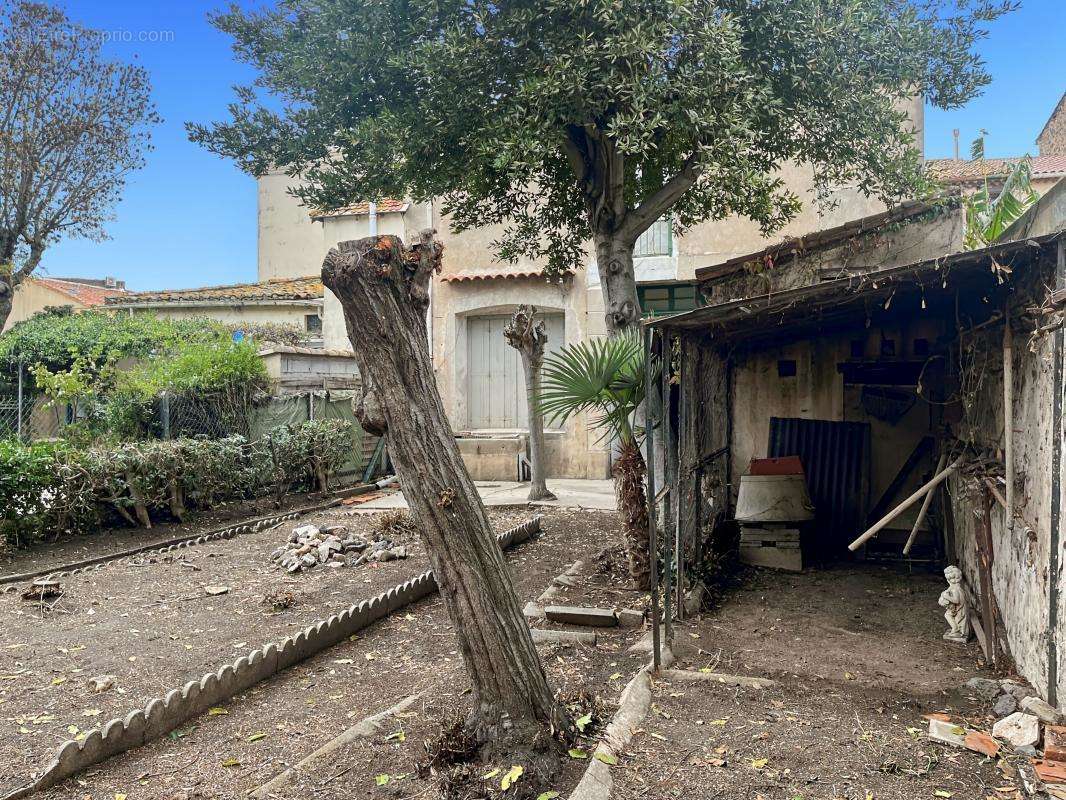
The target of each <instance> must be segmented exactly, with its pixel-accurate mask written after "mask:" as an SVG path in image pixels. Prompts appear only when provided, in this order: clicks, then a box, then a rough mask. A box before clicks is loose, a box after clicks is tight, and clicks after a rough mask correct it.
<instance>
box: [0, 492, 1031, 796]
mask: <svg viewBox="0 0 1066 800" xmlns="http://www.w3.org/2000/svg"><path fill="white" fill-rule="evenodd" d="M531 513H532V512H530V511H528V510H526V509H514V510H496V511H490V515H491V517H492V520H493V524H494V526H495V527H496V529H497V530H503V529H505V528H507V527H510V526H512V525H514V524H517V523H518V522H520V521H523V520H525V519H528V518H529V516H531ZM370 519H371V518H369V517H367V516H366V515H362V514H358V513H353V512H352V511H351V510H350V509H346V508H341V509H331V510H329V511H328V512H322V513H318V514H312V515H308V516H307V517H306V518H304V519H302V520H299V522H301V523H302V522H315V523H321V524H325V523H336V522H341V523H343V524H347V525H349V527H350V528H351V529H353V530H355V531H356V532H364V531H365V529H366V526H368V525H369V524H370ZM295 524H297V522H296V521H294V522H293V523H291V524H290V523H286V524H285V525H284V526H282V527H281V528H279V529H277V530H275V531H271V532H265V533H262V534H252V535H248V536H242V537H238V538H235V539H232V540H228V541H224V542H218V543H212V544H208V545H203V546H198V547H193V548H190V549H188V550H185V551H182V552H180V553H178V554H175V555H174V557H173V558H172V557H170V556H169V555H168V556H167V557H165V558H159V557H156V556H152V557H149V558H145V559H141V560H139V561H137V560H135V561H133V562H130V563H125V562H123V563H117V564H112V565H109V566H108V567H106V568H105V569H103V570H101V571H99V572H93V573H88V574H86V575H79V576H74V577H73V578H71V579H69V580H68V581H67V582H66V584H65V588H66V590H67V594H66V595H65V596H64V597H63V598H62V600H61V601H60V602H59V603H58V604H57V605H56V607H55V609H54V610H53V611H52V612H51V613H47V614H45V613H43V612H42V611H41V609H40V608H35V607H34V606H32V605H31V604H29V603H26V602H25V601H22V600H20V599H19V598H18V595H17V594H8V595H4V596H0V614H3V615H4V619H5V621H6V622H7V623H8V624H7V625H6V626H5V627H4V628H2V629H0V655H2V659H0V792H2V791H3V790H4V789H10V788H12V787H13V786H15V785H18V784H21V783H22V782H24V781H25V779H26V777H27V776H28V775H29V773H31V772H32V771H33V770H34V769H36V768H38V767H39V766H40V765H41V764H43V763H45V762H46V761H47V759H48V758H50V756H51V755H52V752H53V751H54V748H55V746H56V745H57V744H58V743H60V742H61V741H62V740H64V739H66V738H69V737H70V736H71V735H75V734H76V732H77V731H80V730H82V729H89V728H92V727H94V726H96V725H97V724H99V723H100V722H101V721H103V720H106V719H109V718H111V717H113V716H118V715H122V714H125V713H126V712H128V711H129V710H131V709H133V708H136V707H139V706H143V704H144V702H145V701H146V700H147V699H149V698H150V697H153V696H157V695H159V694H161V693H163V692H165V691H166V690H168V689H170V688H174V687H176V686H180V685H181V684H182V683H184V682H185V681H187V680H190V679H193V678H196V677H199V675H200V674H202V673H203V672H206V671H208V670H214V669H217V668H218V666H220V665H221V664H222V663H225V662H226V661H231V660H233V659H234V658H236V657H237V656H238V655H240V654H243V653H246V652H247V651H248V650H251V649H253V648H255V647H258V646H261V645H262V644H264V643H266V642H269V641H277V640H279V639H281V638H283V637H284V636H286V635H289V634H290V633H293V632H294V631H296V630H298V629H300V628H302V627H304V626H306V625H307V624H309V623H311V622H313V621H316V620H318V619H321V618H323V617H325V616H327V615H328V614H330V613H333V612H335V611H337V610H339V609H340V608H343V607H345V606H347V605H349V604H351V603H352V602H355V601H357V600H360V599H363V598H365V597H369V596H371V595H373V594H375V593H377V592H379V591H381V590H382V589H385V588H387V587H389V586H392V585H394V584H396V583H399V582H401V581H402V580H404V579H406V578H407V577H410V576H412V575H414V574H417V573H418V572H420V571H421V570H422V569H424V568H425V563H426V562H425V555H424V553H423V552H422V549H421V545H420V543H418V542H417V541H414V542H407V544H408V545H409V546H410V547H411V550H412V557H411V558H410V559H408V560H406V561H400V562H389V563H386V564H379V565H375V566H373V567H370V568H368V569H354V570H352V569H342V570H327V569H316V570H311V571H310V572H308V573H303V574H300V575H297V576H288V575H287V574H284V573H282V572H281V571H279V570H276V569H273V568H271V567H270V566H269V564H268V558H269V553H270V551H271V550H273V549H274V548H275V547H276V546H277V545H278V543H279V542H280V541H281V540H282V539H284V537H285V536H286V535H287V534H288V531H289V530H290V529H291V527H293V526H294V525H295ZM619 539H620V532H619V530H618V522H617V516H616V515H614V514H609V513H599V512H580V511H555V510H552V511H548V512H546V514H545V516H544V522H543V535H542V536H541V537H539V538H538V539H537V540H535V541H534V542H531V543H527V544H523V545H521V546H519V547H517V548H515V549H513V550H512V551H510V552H509V553H508V564H509V566H510V568H511V570H512V575H513V577H514V581H515V585H516V589H517V591H518V595H519V599H520V601H521V602H522V603H525V602H527V601H530V600H533V599H534V598H536V597H537V596H538V595H539V594H540V593H541V592H542V591H543V590H544V588H546V587H547V586H548V585H550V583H551V581H552V578H553V577H554V576H556V575H558V574H559V573H561V572H563V571H564V570H565V569H566V568H567V567H569V566H570V564H572V563H573V561H575V560H576V559H581V560H583V561H585V562H586V564H587V569H586V572H585V574H584V577H583V578H582V585H581V586H579V587H577V588H568V589H564V590H563V591H561V593H560V594H559V595H558V596H557V597H556V599H555V600H553V602H554V603H563V604H567V603H574V604H593V603H594V604H597V605H600V606H604V607H616V608H621V607H630V608H641V609H642V608H644V606H645V602H644V598H642V597H641V595H639V594H637V593H635V592H632V591H631V590H629V589H627V588H625V587H624V581H625V570H624V562H623V560H622V558H621V553H620V550H619V547H618V543H619ZM605 547H608V548H610V549H609V551H608V553H607V554H606V555H603V554H602V551H603V550H604V548H605ZM598 553H600V554H601V555H600V557H597V554H598ZM19 568H21V565H16V566H15V569H19ZM208 585H225V586H229V587H230V591H229V592H228V593H227V594H225V595H222V596H218V597H212V596H209V595H207V594H206V592H205V591H204V587H205V586H208ZM941 588H942V586H941V580H940V578H939V576H936V575H927V574H905V573H903V572H899V571H895V570H893V569H889V568H885V567H881V566H870V567H863V568H840V569H833V570H825V571H810V572H807V573H803V574H800V575H787V574H781V573H774V572H769V571H752V572H750V573H748V574H747V576H746V578H745V579H744V580H743V581H742V582H741V583H740V585H739V587H737V588H734V589H733V590H731V591H728V592H726V593H725V595H724V597H725V599H724V601H723V602H722V603H721V605H720V607H719V608H717V609H716V610H713V611H708V612H705V613H704V614H703V615H701V616H699V617H698V618H696V619H694V620H692V621H689V622H686V623H684V624H683V625H679V626H678V628H677V631H676V635H675V647H674V649H675V652H676V653H677V654H678V659H679V661H678V666H679V667H682V668H685V669H692V670H701V669H703V670H713V671H718V672H727V673H734V674H742V675H752V676H761V677H768V678H771V679H773V680H775V681H776V682H777V684H776V685H775V686H774V687H772V688H768V689H764V690H761V691H757V690H750V689H737V688H726V687H722V686H720V685H711V684H701V683H688V682H674V681H670V680H667V679H657V680H656V681H655V683H654V704H653V707H652V712H651V714H650V715H649V717H648V718H647V719H646V720H645V722H644V723H643V725H642V726H641V729H640V730H639V731H638V732H637V734H636V736H635V737H634V739H633V741H632V743H631V745H630V747H629V748H628V750H627V751H626V753H625V754H624V755H623V758H622V759H621V762H620V763H619V764H618V765H617V766H615V767H613V768H612V773H613V775H614V779H615V793H614V794H613V795H612V797H613V798H616V799H617V800H637V799H638V798H641V799H643V798H651V800H657V799H658V798H675V797H682V798H692V800H704V799H706V800H711V799H712V798H713V800H760V798H761V800H778V798H781V799H782V800H911V799H912V798H933V800H936V798H946V797H953V798H957V799H958V800H962V799H963V798H966V799H969V798H975V799H976V800H985V798H990V797H991V798H997V800H1007V799H1008V798H1014V797H1016V796H1017V795H1016V779H1015V777H1014V776H1013V774H1012V773H1011V771H1010V769H1009V767H1008V766H1006V765H1004V764H1002V763H1001V764H996V763H995V762H993V761H990V760H987V759H983V758H981V757H980V756H978V755H976V754H973V753H970V752H966V751H957V750H952V749H950V748H944V747H941V746H939V745H936V744H933V743H931V742H929V741H928V740H927V739H925V737H924V732H925V729H926V721H925V720H924V719H923V717H922V715H923V714H926V713H929V712H934V711H939V712H948V713H951V714H953V715H955V716H958V717H961V718H963V719H967V720H968V721H970V722H971V723H972V724H973V725H974V726H975V727H979V728H983V729H985V730H988V729H989V727H990V725H991V719H990V718H989V717H988V716H987V711H988V709H987V707H986V706H985V705H984V703H983V702H982V701H980V700H979V699H978V698H976V697H971V696H968V695H967V694H966V693H965V690H964V688H963V687H964V684H965V682H966V680H967V679H968V678H969V677H971V676H973V675H975V674H979V669H978V657H979V653H978V651H977V650H976V649H974V648H972V647H969V648H968V647H959V646H957V645H952V644H948V643H946V642H943V641H942V640H941V638H940V634H941V633H942V632H943V629H944V623H943V620H942V618H941V616H940V613H939V609H938V608H937V605H936V597H937V594H938V593H939V592H940V590H941ZM278 589H282V590H288V591H291V592H292V593H293V594H294V595H295V597H296V603H295V605H294V606H293V607H292V608H290V609H286V610H281V611H279V610H277V609H275V608H273V607H272V606H271V605H270V604H269V603H264V602H263V598H264V595H266V594H267V593H269V592H272V591H275V590H278ZM536 624H537V625H538V626H541V627H559V626H555V625H551V624H549V623H547V622H543V621H541V622H538V623H536ZM641 632H642V631H640V630H623V629H612V630H609V631H601V632H600V638H599V642H598V643H597V645H596V646H595V647H579V646H574V645H565V646H560V645H541V646H540V648H539V649H540V651H541V655H542V658H543V661H544V665H545V669H546V671H547V672H548V674H549V679H550V680H551V682H552V684H553V686H554V687H555V688H556V689H557V690H558V691H559V692H560V697H561V698H562V699H563V700H564V701H566V702H569V703H572V706H571V708H572V709H573V710H574V711H575V712H577V713H583V712H584V711H591V712H592V714H593V718H594V719H593V722H592V723H591V724H590V725H589V726H588V728H587V729H586V734H587V735H586V737H585V741H583V742H582V743H581V747H582V748H583V749H585V750H586V751H587V752H591V751H592V750H593V748H594V745H595V738H596V735H597V733H598V731H599V729H600V728H602V725H603V724H604V723H606V722H607V721H608V720H609V718H610V715H611V714H612V713H613V711H614V708H615V705H614V704H615V703H616V702H617V699H618V696H619V694H620V692H621V690H622V688H623V687H624V685H625V683H626V681H628V680H629V678H630V677H631V676H632V675H633V674H634V673H635V672H636V671H637V670H638V669H639V668H640V667H641V666H642V663H643V661H644V658H643V657H641V656H636V655H631V654H629V653H628V647H629V645H630V644H631V643H632V642H633V641H634V640H635V639H636V638H637V637H638V636H639V635H640V634H641ZM101 673H109V674H114V675H116V676H117V678H118V683H117V688H116V689H114V690H111V691H107V692H103V693H99V694H94V693H92V692H90V691H89V689H88V688H87V687H86V685H85V682H86V680H87V679H88V678H90V677H92V676H94V675H98V674H101ZM468 687H469V683H468V680H467V678H466V676H465V673H464V671H463V668H462V663H461V659H460V657H459V654H458V650H457V645H456V642H455V638H454V635H453V633H452V631H451V629H450V624H449V622H448V619H447V617H446V615H445V613H444V609H443V605H442V603H441V601H440V599H439V598H438V597H433V598H431V599H428V600H426V601H423V602H421V603H419V604H416V605H415V606H412V607H410V608H409V609H407V610H406V611H404V612H400V613H397V614H394V615H391V616H390V617H388V618H386V619H385V620H383V621H382V622H381V623H379V624H377V625H374V626H372V627H371V628H369V629H368V630H367V631H365V632H364V633H363V634H361V635H359V636H356V637H353V639H352V640H350V641H348V642H345V643H343V644H341V645H339V646H337V647H334V648H331V649H330V650H328V651H326V652H324V653H321V654H319V655H318V656H316V657H315V658H312V659H310V660H308V661H307V662H304V663H302V664H300V665H297V666H295V667H293V668H292V669H289V670H287V671H285V672H284V673H282V674H280V675H278V676H277V677H276V678H274V679H272V680H270V681H267V682H265V683H263V684H260V685H259V686H257V687H255V688H253V689H252V690H251V691H249V692H248V693H246V694H244V695H242V696H240V697H237V698H234V699H233V700H231V701H230V702H229V703H227V704H226V706H225V707H224V708H223V709H221V710H218V711H216V712H215V713H213V714H209V715H204V716H202V717H200V718H199V719H197V720H194V721H192V722H191V723H190V724H189V725H188V726H187V727H185V728H183V729H181V730H178V731H174V732H173V733H172V734H171V735H170V736H169V737H167V738H165V739H163V740H160V741H157V742H154V743H152V744H150V745H148V746H146V747H143V748H139V749H137V750H135V751H132V752H130V753H126V754H123V755H121V756H118V757H116V758H114V759H111V760H110V761H107V762H105V763H103V764H100V765H98V766H97V767H94V768H93V769H91V770H89V771H87V772H86V773H84V774H82V775H79V776H77V778H75V779H73V780H71V781H67V782H66V783H64V784H62V785H61V786H59V787H56V788H55V789H52V790H50V791H48V792H45V793H42V794H40V795H38V796H39V797H41V798H43V799H44V800H53V799H54V800H58V799H59V798H64V799H67V798H69V799H71V800H74V799H77V800H105V799H106V800H114V798H115V797H116V796H117V795H125V796H126V798H128V800H135V799H136V798H151V799H152V800H155V799H156V798H159V799H161V800H192V799H193V798H239V797H243V796H244V795H245V794H246V793H247V792H248V791H249V790H250V789H253V788H255V787H256V786H259V785H261V784H262V783H264V782H265V781H267V780H269V779H270V778H271V777H273V776H274V775H276V774H278V773H279V772H281V771H282V770H284V769H285V768H286V767H288V766H291V765H292V764H293V763H295V762H297V761H299V760H300V759H301V758H303V757H304V756H306V755H308V754H309V753H310V752H312V751H313V750H315V749H317V748H318V747H320V746H321V745H322V744H324V743H325V742H327V741H329V740H330V739H331V738H332V737H334V736H336V735H337V734H339V733H340V732H342V731H343V730H344V729H346V728H347V727H349V726H350V725H352V724H353V723H354V722H356V721H358V720H359V719H362V718H363V717H365V716H367V715H370V714H374V713H376V712H378V711H381V710H383V709H385V708H388V707H390V706H392V705H393V704H395V703H396V702H397V701H399V700H400V699H402V698H404V697H407V696H409V695H411V694H416V693H417V694H419V695H420V696H419V699H418V701H417V702H416V703H415V704H414V705H413V706H412V707H411V708H410V709H409V710H408V711H407V712H406V713H405V714H404V715H403V716H402V717H401V718H400V719H398V720H397V721H396V723H395V726H394V727H395V730H392V729H391V727H392V726H390V729H389V730H387V731H384V732H383V733H382V735H381V736H378V737H374V738H371V739H364V740H359V741H357V742H354V743H352V744H350V745H348V746H346V747H345V748H343V749H341V750H339V751H337V752H335V753H333V754H331V755H330V757H329V758H327V759H325V760H324V761H322V762H320V763H319V764H318V765H316V767H315V769H314V770H312V771H310V772H309V773H306V774H301V775H300V777H299V778H298V780H297V781H296V782H294V783H292V784H290V785H289V786H288V787H287V788H285V789H284V790H281V791H279V792H277V793H276V794H275V795H272V797H276V798H286V800H297V798H300V800H303V799H304V798H316V799H317V798H322V799H323V800H334V799H335V800H340V799H341V798H346V799H347V798H371V799H373V798H394V799H395V800H413V799H414V798H416V797H417V798H427V800H429V799H431V798H433V797H435V796H436V786H435V784H433V782H432V781H429V780H426V779H425V778H424V777H423V776H419V774H418V764H419V763H420V762H421V761H422V760H423V758H424V753H425V743H426V742H429V741H433V740H434V739H435V738H436V737H437V735H438V733H439V731H440V728H441V725H442V724H443V723H444V722H445V721H447V720H448V719H450V718H451V717H452V716H453V715H454V714H456V713H457V712H459V711H461V710H462V709H463V708H464V703H466V702H467V701H468ZM586 765H587V760H583V759H580V758H575V759H570V760H567V763H566V764H565V765H564V769H563V772H562V774H561V775H560V776H559V778H558V780H557V782H556V785H555V786H554V787H553V788H555V789H556V790H557V791H559V792H560V797H566V796H567V793H568V791H569V790H570V788H572V786H573V785H574V784H575V783H576V781H577V780H578V779H579V778H580V775H581V773H582V772H583V770H584V768H585V766H586ZM508 767H509V765H506V764H498V765H495V764H485V765H480V766H478V767H475V768H473V770H472V772H473V773H474V778H475V783H478V781H482V782H483V783H484V784H485V786H486V787H495V786H497V785H498V781H499V780H500V776H501V775H502V774H504V773H506V771H507V769H508ZM497 769H498V770H500V772H499V773H497V772H495V770H497Z"/></svg>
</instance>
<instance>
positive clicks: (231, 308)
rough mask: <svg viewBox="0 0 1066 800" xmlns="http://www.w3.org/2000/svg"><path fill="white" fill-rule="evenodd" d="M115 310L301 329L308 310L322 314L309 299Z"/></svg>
mask: <svg viewBox="0 0 1066 800" xmlns="http://www.w3.org/2000/svg"><path fill="white" fill-rule="evenodd" d="M117 313H123V314H130V313H133V314H152V315H154V316H157V317H159V318H160V319H197V318H207V319H213V320H218V321H219V322H225V323H227V324H233V323H238V322H248V323H267V322H269V323H276V324H282V325H295V326H296V327H298V328H299V329H300V330H303V329H304V316H305V315H307V314H321V313H322V307H321V305H320V304H319V303H316V302H308V303H298V304H292V305H287V304H286V305H282V304H278V305H243V306H242V305H203V306H185V307H174V306H169V307H167V306H161V307H146V308H133V309H119V310H118V312H117Z"/></svg>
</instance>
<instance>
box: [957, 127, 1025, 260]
mask: <svg viewBox="0 0 1066 800" xmlns="http://www.w3.org/2000/svg"><path fill="white" fill-rule="evenodd" d="M984 134H985V131H983V130H982V131H981V136H979V137H978V138H977V139H975V140H974V142H973V144H972V145H971V147H970V155H971V157H972V158H973V159H974V160H975V161H981V160H983V159H984V157H985V138H984ZM1032 175H1033V162H1032V159H1030V158H1029V156H1025V158H1022V159H1021V160H1019V161H1017V162H1015V163H1014V164H1013V165H1012V166H1011V167H1010V169H1009V171H1008V172H1007V176H1006V178H1004V179H1003V186H1002V188H1000V190H999V193H998V194H995V195H993V193H992V191H991V190H990V188H989V185H988V177H987V176H986V177H985V179H984V181H982V183H981V187H980V188H979V189H978V190H977V191H975V192H973V193H972V194H969V195H966V196H964V197H963V199H962V203H963V210H964V214H965V220H966V230H965V233H964V234H963V246H964V247H965V248H966V249H967V250H977V249H979V248H982V247H988V246H989V245H991V244H994V243H995V242H996V241H997V240H998V239H999V237H1000V236H1002V235H1003V232H1004V231H1005V230H1006V229H1007V228H1008V227H1010V224H1011V223H1012V222H1014V220H1016V219H1018V217H1020V216H1021V215H1022V214H1024V213H1025V212H1026V211H1027V210H1028V209H1029V207H1030V206H1032V205H1033V204H1034V203H1035V202H1036V201H1037V200H1039V199H1040V195H1038V194H1037V193H1036V191H1035V190H1034V189H1033V184H1032Z"/></svg>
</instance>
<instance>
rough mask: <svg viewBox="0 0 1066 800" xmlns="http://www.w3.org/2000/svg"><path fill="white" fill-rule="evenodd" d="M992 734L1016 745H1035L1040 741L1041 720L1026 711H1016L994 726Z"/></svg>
mask: <svg viewBox="0 0 1066 800" xmlns="http://www.w3.org/2000/svg"><path fill="white" fill-rule="evenodd" d="M992 735H993V736H995V737H996V738H997V739H1002V740H1003V741H1005V742H1008V743H1009V744H1012V745H1014V746H1015V747H1035V746H1036V743H1037V742H1039V741H1040V720H1039V719H1037V718H1036V717H1034V716H1033V715H1032V714H1026V713H1025V712H1024V711H1015V712H1014V713H1013V714H1011V715H1010V716H1009V717H1004V718H1003V719H1001V720H1000V721H999V722H997V723H996V724H995V725H993V726H992Z"/></svg>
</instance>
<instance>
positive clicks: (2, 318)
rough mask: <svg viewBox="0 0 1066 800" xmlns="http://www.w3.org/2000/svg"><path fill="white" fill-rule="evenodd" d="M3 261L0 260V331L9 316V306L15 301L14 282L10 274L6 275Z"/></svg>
mask: <svg viewBox="0 0 1066 800" xmlns="http://www.w3.org/2000/svg"><path fill="white" fill-rule="evenodd" d="M5 269H6V267H5V265H4V264H3V262H0V331H2V330H3V329H4V325H6V324H7V318H8V317H9V316H11V306H12V305H13V304H14V301H15V282H14V281H13V280H12V279H11V276H10V275H6V274H5V272H4V270H5Z"/></svg>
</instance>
